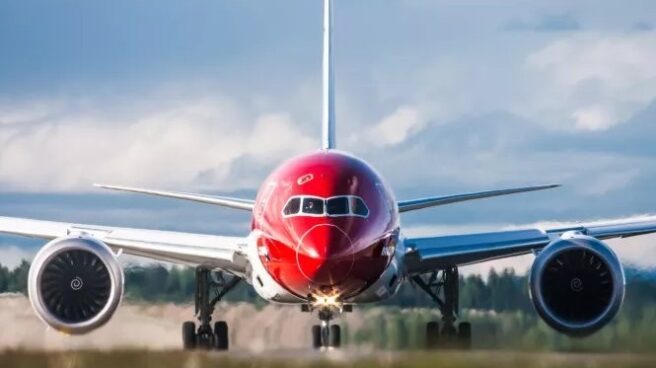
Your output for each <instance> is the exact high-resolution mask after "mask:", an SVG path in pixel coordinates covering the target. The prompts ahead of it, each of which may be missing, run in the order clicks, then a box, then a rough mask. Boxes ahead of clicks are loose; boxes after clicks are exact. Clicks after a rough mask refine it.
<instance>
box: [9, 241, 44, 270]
mask: <svg viewBox="0 0 656 368" xmlns="http://www.w3.org/2000/svg"><path fill="white" fill-rule="evenodd" d="M35 253H36V251H35V250H33V249H29V250H28V249H25V248H23V247H19V246H16V245H7V244H2V245H0V264H1V265H2V266H4V267H7V268H9V269H13V268H14V267H16V266H18V265H19V264H20V263H21V261H22V260H24V259H26V260H28V261H29V260H31V259H32V257H34V254H35Z"/></svg>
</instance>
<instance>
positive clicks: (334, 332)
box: [328, 325, 342, 348]
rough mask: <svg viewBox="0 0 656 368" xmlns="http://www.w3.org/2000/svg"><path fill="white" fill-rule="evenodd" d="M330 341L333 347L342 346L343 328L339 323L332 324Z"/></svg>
mask: <svg viewBox="0 0 656 368" xmlns="http://www.w3.org/2000/svg"><path fill="white" fill-rule="evenodd" d="M328 340H329V341H330V344H329V346H330V347H331V348H339V347H340V346H342V329H341V327H340V326H339V325H332V326H330V338H329V339H328Z"/></svg>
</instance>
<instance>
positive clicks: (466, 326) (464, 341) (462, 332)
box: [458, 322, 472, 349]
mask: <svg viewBox="0 0 656 368" xmlns="http://www.w3.org/2000/svg"><path fill="white" fill-rule="evenodd" d="M458 342H459V343H460V347H461V348H462V349H471V342H472V333H471V323H469V322H460V324H459V325H458Z"/></svg>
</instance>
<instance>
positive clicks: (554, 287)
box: [529, 233, 625, 337]
mask: <svg viewBox="0 0 656 368" xmlns="http://www.w3.org/2000/svg"><path fill="white" fill-rule="evenodd" d="M529 283H530V292H531V299H532V300H533V305H534V306H535V309H536V311H537V312H538V314H539V315H540V317H541V318H542V319H543V320H544V321H545V322H546V323H547V324H548V325H550V326H551V327H553V328H554V329H556V330H558V331H560V332H563V333H565V334H567V335H570V336H574V337H584V336H588V335H590V334H593V333H594V332H596V331H598V330H599V329H600V328H602V327H604V326H605V325H606V324H607V323H608V322H610V321H611V320H612V319H613V317H615V315H616V314H617V312H618V311H619V309H620V307H621V305H622V301H623V299H624V286H625V285H624V284H625V280H624V271H623V269H622V266H621V264H620V261H619V259H618V258H617V256H616V255H615V253H614V252H613V251H612V250H611V249H610V247H608V246H607V245H606V244H604V243H603V242H601V241H600V240H598V239H595V238H592V237H589V236H585V235H582V234H580V233H566V234H564V235H563V236H562V237H561V238H560V239H557V240H554V241H553V242H552V243H551V244H549V245H548V246H547V247H546V248H545V249H544V250H543V251H542V252H541V253H540V254H539V255H538V257H537V258H536V260H535V262H534V263H533V266H532V268H531V275H530V279H529Z"/></svg>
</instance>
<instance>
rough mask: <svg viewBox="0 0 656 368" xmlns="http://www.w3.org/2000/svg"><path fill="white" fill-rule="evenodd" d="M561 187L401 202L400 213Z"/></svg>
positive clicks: (446, 196) (539, 187) (479, 193)
mask: <svg viewBox="0 0 656 368" xmlns="http://www.w3.org/2000/svg"><path fill="white" fill-rule="evenodd" d="M559 186H560V184H549V185H537V186H532V187H521V188H510V189H496V190H488V191H484V192H474V193H463V194H452V195H445V196H437V197H427V198H419V199H410V200H406V201H399V202H398V205H399V212H408V211H414V210H419V209H422V208H426V207H435V206H443V205H445V204H451V203H457V202H464V201H471V200H474V199H482V198H489V197H497V196H503V195H508V194H515V193H524V192H533V191H536V190H544V189H551V188H558V187H559Z"/></svg>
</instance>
